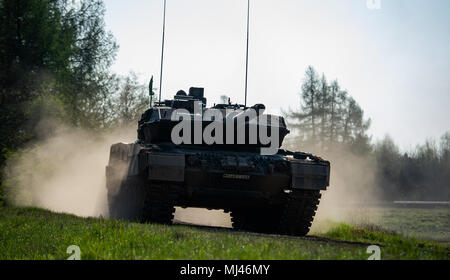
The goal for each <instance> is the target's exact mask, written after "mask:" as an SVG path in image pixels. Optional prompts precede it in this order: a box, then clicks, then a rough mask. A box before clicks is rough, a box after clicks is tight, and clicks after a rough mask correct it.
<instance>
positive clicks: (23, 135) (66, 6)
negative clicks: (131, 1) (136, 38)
mask: <svg viewBox="0 0 450 280" xmlns="http://www.w3.org/2000/svg"><path fill="white" fill-rule="evenodd" d="M104 12H105V9H104V5H103V2H102V1H101V0H94V1H88V0H79V1H76V2H74V1H69V0H0V53H1V55H0V123H1V124H2V125H1V127H0V167H1V166H2V165H3V163H4V161H5V158H6V155H7V154H8V153H9V152H11V151H14V150H16V149H17V148H18V147H20V146H21V145H23V144H24V143H26V142H27V141H29V140H30V139H33V137H35V134H34V127H33V125H30V123H32V122H35V121H36V120H37V118H36V112H34V111H32V109H34V108H37V106H31V105H32V104H35V103H36V101H39V100H41V101H43V100H53V101H54V102H55V103H57V104H60V105H61V107H63V111H64V114H65V119H67V120H69V121H70V122H71V123H72V124H73V125H78V126H87V127H98V126H99V124H101V123H102V122H103V120H102V118H103V117H104V114H99V113H98V111H99V108H100V107H101V106H102V104H103V103H104V101H105V95H106V94H109V92H108V93H107V91H105V85H106V83H107V81H109V80H110V74H109V71H108V69H109V66H110V65H111V63H112V61H113V60H114V58H115V54H116V51H117V45H116V43H115V41H114V38H113V36H112V35H111V33H108V32H106V31H105V24H104V21H103V17H104ZM0 181H1V180H0ZM0 183H1V182H0Z"/></svg>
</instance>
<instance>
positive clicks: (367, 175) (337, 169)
mask: <svg viewBox="0 0 450 280" xmlns="http://www.w3.org/2000/svg"><path fill="white" fill-rule="evenodd" d="M297 150H298V149H297ZM302 150H306V151H314V149H308V148H307V147H306V148H305V147H303V149H302ZM318 155H320V156H321V157H323V158H324V159H326V160H329V161H330V162H331V177H330V186H329V187H328V189H327V190H326V191H324V192H322V199H321V201H320V204H319V207H318V211H317V213H316V216H315V219H314V222H313V225H312V227H311V233H314V232H316V233H317V232H326V231H328V230H330V228H331V227H333V226H335V224H336V223H347V224H352V225H358V224H373V223H376V222H377V220H378V216H377V215H375V214H374V213H372V212H373V211H372V210H371V209H373V206H376V205H378V204H379V202H380V201H382V198H383V194H382V192H381V190H380V189H379V188H378V184H377V179H376V176H375V174H376V172H375V170H376V162H375V160H373V159H372V158H371V157H369V156H364V155H357V154H355V153H354V152H352V151H350V150H348V149H347V148H344V147H335V148H334V149H333V151H328V152H322V153H321V152H318Z"/></svg>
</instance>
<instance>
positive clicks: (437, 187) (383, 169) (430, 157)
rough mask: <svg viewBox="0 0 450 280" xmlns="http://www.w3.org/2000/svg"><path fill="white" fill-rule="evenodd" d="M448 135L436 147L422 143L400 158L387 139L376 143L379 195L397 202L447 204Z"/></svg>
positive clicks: (449, 179) (449, 173)
mask: <svg viewBox="0 0 450 280" xmlns="http://www.w3.org/2000/svg"><path fill="white" fill-rule="evenodd" d="M448 135H449V133H446V134H445V135H444V136H443V137H442V140H441V144H440V146H438V145H437V144H436V143H434V142H433V141H426V142H425V143H424V144H422V145H418V146H417V148H416V149H415V151H410V152H408V153H403V154H402V153H400V151H399V148H398V147H397V146H396V145H395V143H394V141H393V140H392V139H391V138H390V137H389V136H386V137H385V138H384V139H383V140H382V141H380V142H379V143H377V144H376V145H375V147H374V156H375V157H376V161H377V166H378V168H377V170H376V172H377V178H378V180H379V184H380V186H381V188H382V189H383V192H384V193H385V194H386V195H387V196H389V197H392V198H394V199H397V200H402V199H406V200H437V201H448V200H450V160H449V154H450V153H449V151H450V149H449V148H448V138H447V137H448Z"/></svg>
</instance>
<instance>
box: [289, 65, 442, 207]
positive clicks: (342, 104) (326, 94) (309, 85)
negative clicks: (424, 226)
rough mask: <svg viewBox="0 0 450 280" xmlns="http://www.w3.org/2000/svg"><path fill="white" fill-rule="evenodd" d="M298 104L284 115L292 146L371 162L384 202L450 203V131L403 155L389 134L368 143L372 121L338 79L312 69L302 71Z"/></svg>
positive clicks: (310, 67)
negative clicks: (330, 79)
mask: <svg viewBox="0 0 450 280" xmlns="http://www.w3.org/2000/svg"><path fill="white" fill-rule="evenodd" d="M300 101H301V102H300V103H301V105H300V109H298V110H289V111H288V112H285V115H286V117H287V120H288V122H289V124H290V126H291V127H292V128H294V137H293V138H291V139H290V142H289V143H290V144H291V145H292V144H293V143H295V145H294V146H295V147H305V148H307V149H311V150H312V151H313V152H316V153H321V154H323V155H324V156H325V155H333V154H336V152H337V151H341V153H340V154H339V155H340V156H343V157H345V153H352V154H353V155H357V156H361V157H364V158H365V159H366V160H367V161H371V162H372V163H373V169H374V170H371V172H374V174H375V178H376V183H377V184H378V186H377V187H378V189H380V190H382V192H383V194H384V196H385V198H388V199H411V200H447V201H448V200H450V132H448V133H446V134H444V135H443V136H442V138H441V139H440V141H439V142H438V143H437V142H436V141H434V140H430V141H427V142H426V143H424V144H422V145H418V146H417V147H416V149H415V150H413V151H408V152H403V153H402V152H400V149H399V148H398V146H397V145H396V144H395V143H394V141H393V140H392V138H391V137H390V136H386V137H385V138H384V139H383V140H381V141H379V142H376V143H372V139H371V137H370V136H369V135H368V130H369V128H370V124H371V121H370V119H366V118H365V117H364V111H363V110H362V109H361V107H360V106H359V104H358V103H357V102H356V100H355V99H354V98H353V97H351V95H350V94H349V93H348V92H347V91H346V90H344V89H342V88H341V86H340V85H339V83H338V81H337V80H334V81H331V82H328V81H327V79H326V77H325V75H324V74H322V75H319V74H318V73H317V72H316V70H315V69H314V68H313V67H312V66H309V67H308V68H307V70H306V72H305V76H304V79H303V83H302V86H301V93H300ZM342 151H345V153H342ZM355 164H357V163H355Z"/></svg>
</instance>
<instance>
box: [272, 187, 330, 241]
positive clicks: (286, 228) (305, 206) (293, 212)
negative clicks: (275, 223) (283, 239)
mask: <svg viewBox="0 0 450 280" xmlns="http://www.w3.org/2000/svg"><path fill="white" fill-rule="evenodd" d="M321 196H322V195H321V194H320V191H313V190H293V191H292V192H291V193H290V194H289V196H288V198H287V201H286V205H285V208H284V211H283V214H282V215H281V219H280V224H279V227H278V232H279V233H281V234H286V235H294V236H305V235H306V234H308V232H309V228H310V227H311V224H312V221H313V220H314V216H315V214H316V211H317V206H318V205H319V201H320V198H321Z"/></svg>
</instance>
